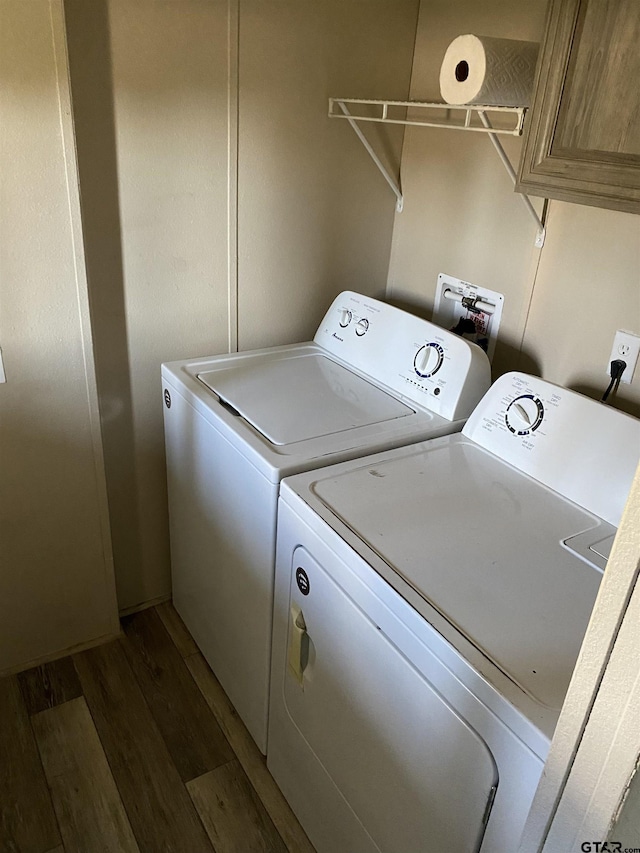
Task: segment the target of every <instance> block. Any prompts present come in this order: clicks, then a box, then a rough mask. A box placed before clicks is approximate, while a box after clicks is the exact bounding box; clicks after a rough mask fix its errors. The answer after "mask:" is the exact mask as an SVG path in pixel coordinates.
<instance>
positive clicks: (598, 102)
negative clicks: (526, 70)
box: [517, 0, 640, 213]
mask: <svg viewBox="0 0 640 853" xmlns="http://www.w3.org/2000/svg"><path fill="white" fill-rule="evenodd" d="M639 45H640V2H638V0H551V4H550V9H549V15H548V18H547V28H546V32H545V37H544V40H543V43H542V46H541V51H540V60H539V65H538V74H537V81H536V91H535V96H534V102H533V107H532V110H531V113H530V115H529V126H528V130H527V138H526V142H525V146H524V151H523V156H522V163H521V167H520V174H519V178H518V186H517V189H519V190H521V191H523V192H527V193H530V194H533V195H542V196H546V197H548V198H557V199H561V200H563V201H573V202H579V203H581V204H590V205H593V206H597V207H609V208H612V209H615V210H625V211H628V212H630V213H640V85H639V84H638V79H639V78H640V48H639Z"/></svg>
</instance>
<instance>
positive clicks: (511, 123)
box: [329, 98, 546, 248]
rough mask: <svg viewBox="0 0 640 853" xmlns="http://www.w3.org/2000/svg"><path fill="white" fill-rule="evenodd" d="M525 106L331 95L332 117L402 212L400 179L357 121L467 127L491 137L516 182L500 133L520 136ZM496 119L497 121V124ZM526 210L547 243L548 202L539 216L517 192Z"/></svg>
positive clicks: (539, 238) (539, 243) (540, 238)
mask: <svg viewBox="0 0 640 853" xmlns="http://www.w3.org/2000/svg"><path fill="white" fill-rule="evenodd" d="M526 112H527V108H526V107H492V106H484V105H481V104H459V105H458V104H440V103H430V102H427V101H382V100H373V99H370V98H329V118H341V119H345V120H346V121H348V122H349V124H350V125H351V127H352V129H353V131H354V132H355V134H356V136H357V137H358V139H359V140H360V142H362V144H363V145H364V147H365V148H366V150H367V152H368V154H369V156H370V157H371V159H372V160H373V162H374V163H375V164H376V166H377V167H378V169H379V170H380V172H381V173H382V176H383V177H384V179H385V180H386V182H387V183H388V184H389V186H390V187H391V189H392V190H393V192H394V194H395V196H396V210H397V211H398V213H401V212H402V209H403V206H404V198H403V195H402V191H401V189H400V186H399V185H398V183H397V181H396V180H395V179H394V178H393V176H392V175H390V174H389V172H388V170H387V169H386V167H385V166H384V164H383V163H382V161H381V160H380V158H379V157H378V155H377V154H376V153H375V151H374V150H373V148H372V146H371V144H370V142H369V140H368V139H367V138H366V136H365V135H364V133H363V132H362V130H361V129H360V127H359V125H358V122H376V123H378V124H398V125H405V126H410V127H411V126H415V127H439V128H445V129H446V130H464V131H475V132H478V133H486V134H487V135H488V136H489V139H490V140H491V142H492V144H493V147H494V148H495V150H496V152H497V154H498V156H499V157H500V160H501V161H502V164H503V166H504V167H505V169H506V170H507V173H508V175H509V177H510V179H511V181H512V182H513V184H514V186H515V183H516V172H515V169H514V168H513V166H512V165H511V161H510V160H509V157H508V156H507V153H506V151H505V150H504V148H503V146H502V143H501V142H500V140H499V139H498V134H507V135H509V136H521V135H522V128H523V126H524V118H525V114H526ZM494 122H495V124H494ZM518 197H519V198H520V199H521V200H522V203H523V204H524V206H525V207H526V208H527V212H528V213H529V215H530V216H531V218H532V219H533V220H534V222H535V223H536V226H537V229H538V230H537V233H536V241H535V244H536V246H538V247H539V248H541V247H542V246H543V245H544V238H545V224H544V217H545V213H546V201H545V206H544V209H543V214H542V218H541V217H540V216H539V215H538V212H537V211H536V209H535V207H534V206H533V204H532V203H531V200H530V199H529V196H526V195H523V194H521V193H519V194H518Z"/></svg>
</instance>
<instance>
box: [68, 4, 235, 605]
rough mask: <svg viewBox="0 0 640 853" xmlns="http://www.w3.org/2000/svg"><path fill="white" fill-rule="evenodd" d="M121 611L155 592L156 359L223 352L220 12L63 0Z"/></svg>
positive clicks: (161, 533) (162, 506) (158, 512)
mask: <svg viewBox="0 0 640 853" xmlns="http://www.w3.org/2000/svg"><path fill="white" fill-rule="evenodd" d="M65 6H66V14H67V31H68V39H69V51H70V62H71V80H72V88H73V100H74V115H75V122H76V133H77V139H78V153H79V161H80V176H81V190H82V201H83V227H84V235H85V242H86V247H87V265H88V276H89V283H90V291H91V308H92V325H93V328H94V333H95V337H96V362H97V373H98V388H99V393H100V407H101V415H102V428H103V434H104V443H105V462H106V474H107V484H108V489H109V506H110V512H111V526H112V540H113V549H114V558H115V565H116V578H117V584H118V600H119V604H120V608H121V609H127V608H131V607H135V606H137V605H139V604H142V603H144V602H148V601H153V600H155V599H157V598H159V597H162V596H166V595H168V594H169V592H170V569H169V553H168V530H167V509H166V483H165V473H164V437H163V432H162V408H161V406H162V403H161V395H160V364H161V362H162V361H168V360H171V359H177V358H186V357H188V356H192V355H200V354H204V353H207V352H224V351H226V349H227V312H228V300H227V286H228V282H227V230H226V229H227V220H226V217H227V125H228V120H227V56H226V45H227V4H226V2H217V0H173V2H171V0H167V2H165V0H108V2H107V0H104V2H102V0H96V2H95V3H91V4H87V3H86V2H85V0H67V2H66V3H65Z"/></svg>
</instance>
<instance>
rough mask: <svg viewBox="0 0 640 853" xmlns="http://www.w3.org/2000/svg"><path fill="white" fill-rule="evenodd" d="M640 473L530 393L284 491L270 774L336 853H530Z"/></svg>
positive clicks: (513, 380) (595, 432)
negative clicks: (563, 720)
mask: <svg viewBox="0 0 640 853" xmlns="http://www.w3.org/2000/svg"><path fill="white" fill-rule="evenodd" d="M639 457H640V421H638V420H636V419H634V418H631V417H629V416H628V415H625V414H623V413H621V412H618V411H616V410H614V409H611V408H609V407H606V406H604V405H602V404H600V403H597V402H595V401H593V400H589V399H587V398H586V397H583V396H581V395H579V394H576V393H574V392H571V391H568V390H566V389H563V388H560V387H558V386H555V385H551V384H550V383H548V382H545V381H543V380H541V379H536V378H533V377H530V376H527V375H524V374H520V373H511V374H507V375H505V376H503V377H501V378H500V379H499V380H498V381H497V382H496V383H495V384H494V385H493V386H492V388H491V389H490V390H489V392H488V393H487V394H486V396H485V397H484V399H483V400H482V401H481V403H480V404H479V405H478V407H477V408H476V410H475V411H474V413H473V414H472V415H471V417H470V418H469V420H468V421H467V424H466V426H465V427H464V429H463V431H462V433H457V434H455V435H449V436H444V437H441V438H436V439H434V440H431V441H427V442H422V443H419V444H415V445H413V446H410V447H404V448H400V449H397V450H392V451H389V452H385V453H381V454H377V455H375V456H370V457H367V458H363V459H358V460H354V461H351V462H346V463H342V464H340V465H334V466H331V467H329V468H325V469H322V470H319V471H314V472H308V473H303V474H299V475H297V476H295V477H290V478H287V479H286V480H285V481H284V482H283V483H282V486H281V497H280V507H279V520H278V543H277V558H276V594H275V608H274V638H273V662H272V678H271V705H270V722H269V740H268V753H267V765H268V767H269V769H270V771H271V773H272V775H273V776H274V778H275V779H276V781H277V783H278V785H279V786H280V788H281V789H282V791H283V793H284V795H285V797H286V798H287V800H288V801H289V803H290V805H291V806H292V808H293V810H294V812H295V813H296V815H297V816H298V818H299V820H300V822H301V823H302V826H303V827H304V828H305V830H306V831H307V834H308V835H309V838H310V840H311V842H312V843H313V844H314V845H315V847H316V849H317V850H318V853H373V851H377V853H380V851H383V852H384V853H424V851H452V853H477V851H482V853H514V851H516V850H517V849H518V842H519V838H520V835H521V832H522V829H523V827H524V823H525V819H526V816H527V813H528V811H529V808H530V805H531V801H532V798H533V795H534V792H535V789H536V786H537V784H538V781H539V777H540V773H541V770H542V767H543V764H544V761H545V758H546V755H547V751H548V747H549V743H550V738H551V737H552V735H553V731H554V727H555V724H556V721H557V717H558V714H559V711H560V708H561V706H562V703H563V701H564V696H565V693H566V690H567V687H568V684H569V680H570V678H571V674H572V671H573V668H574V665H575V661H576V658H577V655H578V652H579V649H580V645H581V642H582V639H583V636H584V632H585V630H586V627H587V623H588V620H589V616H590V613H591V610H592V608H593V604H594V601H595V598H596V595H597V592H598V587H599V583H600V579H601V575H602V572H603V570H604V568H605V565H606V560H607V556H608V553H609V550H610V548H611V544H612V542H613V538H614V535H615V532H616V527H617V525H618V523H619V519H620V515H621V512H622V508H623V506H624V503H625V499H626V496H627V493H628V491H629V489H630V486H631V481H632V478H633V475H634V472H635V469H636V466H637V464H638V459H639Z"/></svg>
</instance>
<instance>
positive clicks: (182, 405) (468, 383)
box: [162, 292, 490, 752]
mask: <svg viewBox="0 0 640 853" xmlns="http://www.w3.org/2000/svg"><path fill="white" fill-rule="evenodd" d="M162 379H163V394H164V425H165V441H166V451H167V474H168V487H169V515H170V532H171V564H172V585H173V600H174V604H175V606H176V608H177V610H178V612H179V613H180V615H181V616H182V618H183V619H184V621H185V623H186V625H187V627H188V628H189V630H190V632H191V634H192V635H193V637H194V639H195V641H196V643H197V644H198V646H199V647H200V649H201V650H202V653H203V654H204V656H205V657H206V659H207V661H208V662H209V664H210V665H211V668H212V669H213V671H214V672H215V674H216V675H217V677H218V678H219V680H220V682H221V683H222V686H223V687H224V689H225V691H226V692H227V694H228V696H229V698H230V699H231V701H232V702H233V704H234V706H235V707H236V709H237V711H238V713H239V714H240V716H241V717H242V719H243V721H244V722H245V724H246V726H247V728H248V729H249V731H250V732H251V735H252V736H253V738H254V739H255V741H256V743H257V744H258V746H259V747H260V749H261V750H262V751H263V752H266V740H267V706H268V698H269V665H270V657H271V626H272V613H273V580H274V571H275V541H276V513H277V501H278V489H279V484H280V480H281V478H282V477H284V476H286V475H288V474H293V473H296V472H298V471H305V470H309V469H310V468H317V467H319V466H321V465H328V464H330V463H332V462H337V461H341V460H345V459H352V458H354V457H356V456H364V455H365V454H367V453H370V452H372V451H375V450H382V449H387V448H392V447H398V446H401V445H405V444H408V443H410V442H413V441H418V440H420V439H423V438H429V437H431V436H437V435H442V434H444V433H450V432H453V431H456V430H460V429H461V428H462V426H463V424H464V421H465V419H466V418H467V417H468V415H469V414H470V412H471V411H472V410H473V407H474V406H475V404H476V403H477V402H478V400H479V399H480V398H481V397H482V395H483V394H484V392H485V391H486V389H487V388H488V387H489V383H490V368H489V362H488V360H487V357H486V355H485V353H484V352H483V351H482V350H481V349H480V348H479V347H477V346H475V345H473V344H469V343H468V342H467V341H465V340H463V339H462V338H459V337H457V336H456V335H453V334H451V333H449V332H447V331H445V330H443V329H441V328H439V327H438V326H435V325H433V324H431V323H429V322H427V321H426V320H421V319H419V318H417V317H414V316H412V315H410V314H407V313H405V312H403V311H400V310H399V309H397V308H394V307H392V306H390V305H387V304H384V303H382V302H378V301H376V300H375V299H370V298H367V297H364V296H360V295H358V294H357V293H352V292H345V293H342V294H341V295H340V296H338V297H337V299H336V300H335V301H334V302H333V304H332V305H331V307H330V309H329V311H328V312H327V314H326V316H325V318H324V319H323V321H322V323H321V325H320V327H319V329H318V331H317V333H316V335H315V338H314V340H313V342H310V343H303V344H297V345H293V346H284V347H277V348H272V349H261V350H254V351H251V352H243V353H237V354H231V355H219V356H215V357H210V358H200V359H193V360H190V361H179V362H172V363H169V364H164V365H163V366H162Z"/></svg>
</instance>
